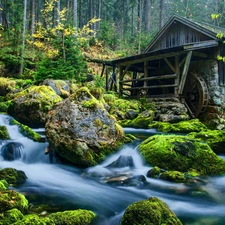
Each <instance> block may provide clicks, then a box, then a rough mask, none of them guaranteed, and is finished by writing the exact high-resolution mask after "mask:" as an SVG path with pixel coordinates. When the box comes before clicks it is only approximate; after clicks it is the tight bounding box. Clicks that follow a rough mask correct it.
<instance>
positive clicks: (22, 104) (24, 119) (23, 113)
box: [8, 85, 62, 127]
mask: <svg viewBox="0 0 225 225" xmlns="http://www.w3.org/2000/svg"><path fill="white" fill-rule="evenodd" d="M9 98H10V99H11V100H12V101H11V103H10V106H9V108H8V114H9V115H11V116H12V117H14V118H15V119H16V120H18V121H19V122H20V123H23V124H26V125H29V126H31V127H34V126H41V125H44V124H45V119H46V116H47V113H48V111H49V110H50V109H51V108H52V107H53V106H54V105H55V104H56V103H58V102H61V101H62V98H61V97H60V96H59V95H57V94H56V93H55V91H53V89H52V88H51V87H49V86H45V85H42V86H31V87H28V88H26V89H24V90H22V91H20V92H18V93H15V94H13V95H11V96H9Z"/></svg>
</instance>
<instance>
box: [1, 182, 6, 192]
mask: <svg viewBox="0 0 225 225" xmlns="http://www.w3.org/2000/svg"><path fill="white" fill-rule="evenodd" d="M6 189H7V187H6V186H5V183H4V182H3V181H2V180H0V191H5V190H6Z"/></svg>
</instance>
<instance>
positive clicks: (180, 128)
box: [148, 119, 207, 133]
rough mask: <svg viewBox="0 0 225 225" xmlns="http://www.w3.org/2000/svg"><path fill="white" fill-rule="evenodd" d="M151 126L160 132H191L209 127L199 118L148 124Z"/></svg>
mask: <svg viewBox="0 0 225 225" xmlns="http://www.w3.org/2000/svg"><path fill="white" fill-rule="evenodd" d="M148 127H149V128H157V130H158V131H160V132H171V133H190V132H200V131H202V130H206V129H207V127H206V126H205V125H204V124H203V123H201V122H200V121H199V120H198V119H192V120H187V121H181V122H179V123H169V122H155V123H152V124H150V125H149V126H148Z"/></svg>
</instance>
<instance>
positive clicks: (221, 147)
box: [188, 130, 225, 153]
mask: <svg viewBox="0 0 225 225" xmlns="http://www.w3.org/2000/svg"><path fill="white" fill-rule="evenodd" d="M188 137H190V138H194V139H197V140H200V141H203V142H206V143H207V144H208V145H209V146H210V147H211V148H212V150H213V151H214V152H215V153H225V131H224V130H205V131H201V132H198V133H196V132H192V133H190V134H188Z"/></svg>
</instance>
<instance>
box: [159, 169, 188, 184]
mask: <svg viewBox="0 0 225 225" xmlns="http://www.w3.org/2000/svg"><path fill="white" fill-rule="evenodd" d="M160 178H161V179H163V180H167V181H173V182H177V183H183V182H186V181H187V179H186V177H185V174H184V173H182V172H179V171H166V172H163V173H161V174H160Z"/></svg>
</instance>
